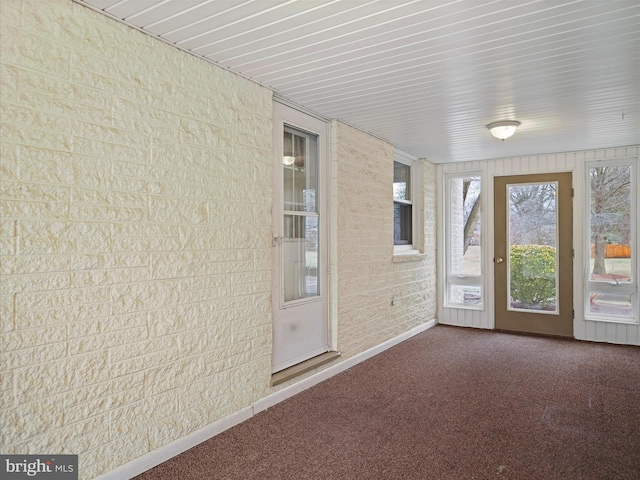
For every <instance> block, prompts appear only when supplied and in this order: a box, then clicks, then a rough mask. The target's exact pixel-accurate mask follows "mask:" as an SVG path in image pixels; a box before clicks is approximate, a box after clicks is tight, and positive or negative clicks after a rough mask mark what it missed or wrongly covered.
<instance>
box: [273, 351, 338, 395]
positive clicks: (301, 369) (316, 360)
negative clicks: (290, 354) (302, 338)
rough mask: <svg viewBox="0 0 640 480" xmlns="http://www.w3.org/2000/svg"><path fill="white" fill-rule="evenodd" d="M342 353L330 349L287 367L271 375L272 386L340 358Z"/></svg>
mask: <svg viewBox="0 0 640 480" xmlns="http://www.w3.org/2000/svg"><path fill="white" fill-rule="evenodd" d="M340 355H341V353H340V352H336V351H333V350H332V351H329V352H326V353H322V354H320V355H317V356H315V357H313V358H310V359H309V360H305V361H304V362H302V363H298V364H297V365H294V366H292V367H289V368H285V369H284V370H281V371H279V372H277V373H274V374H273V375H271V386H272V387H275V386H276V385H280V384H281V383H284V382H286V381H288V380H291V379H292V378H294V377H297V376H299V375H302V374H303V373H307V372H308V371H309V370H313V369H314V368H318V367H320V366H321V365H324V364H325V363H329V362H332V361H334V360H335V359H337V358H339V357H340Z"/></svg>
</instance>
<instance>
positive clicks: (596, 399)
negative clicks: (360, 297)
mask: <svg viewBox="0 0 640 480" xmlns="http://www.w3.org/2000/svg"><path fill="white" fill-rule="evenodd" d="M136 478H138V479H139V480H156V479H180V480H189V479H198V480H200V479H243V480H246V479H278V480H288V479H295V480H298V479H438V480H440V479H455V480H462V479H511V480H527V479H536V480H537V479H541V480H553V479H562V480H566V479H580V480H590V479H593V480H606V479H615V480H625V479H629V480H638V479H640V348H639V347H631V346H618V345H605V344H595V343H588V342H578V341H571V340H562V339H554V338H543V337H532V336H521V335H511V334H507V333H499V332H492V331H483V330H475V329H466V328H456V327H447V326H442V325H439V326H436V327H434V328H432V329H430V330H428V331H426V332H423V333H421V334H419V335H417V336H415V337H413V338H411V339H409V340H407V341H405V342H403V343H401V344H400V345H398V346H396V347H394V348H391V349H389V350H387V351H385V352H383V353H381V354H379V355H377V356H376V357H374V358H372V359H370V360H367V361H366V362H363V363H361V364H359V365H356V366H355V367H353V368H351V369H349V370H347V371H345V372H343V373H341V374H339V375H336V376H335V377H333V378H331V379H329V380H327V381H325V382H323V383H321V384H319V385H317V386H315V387H313V388H310V389H309V390H306V391H304V392H302V393H300V394H298V395H296V396H294V397H292V398H290V399H288V400H286V401H284V402H282V403H280V404H278V405H276V406H274V407H272V408H270V409H269V410H267V411H265V412H262V413H259V414H258V415H256V416H255V417H253V418H252V419H250V420H248V421H246V422H244V423H242V424H240V425H238V426H236V427H234V428H232V429H229V430H227V431H225V432H223V433H222V434H220V435H218V436H216V437H214V438H212V439H210V440H208V441H206V442H204V443H202V444H200V445H198V446H196V447H194V448H192V449H191V450H188V451H187V452H185V453H183V454H181V455H179V456H177V457H175V458H173V459H171V460H169V461H167V462H165V463H163V464H161V465H159V466H157V467H155V468H153V469H151V470H149V471H148V472H145V473H144V474H142V475H140V476H138V477H136Z"/></svg>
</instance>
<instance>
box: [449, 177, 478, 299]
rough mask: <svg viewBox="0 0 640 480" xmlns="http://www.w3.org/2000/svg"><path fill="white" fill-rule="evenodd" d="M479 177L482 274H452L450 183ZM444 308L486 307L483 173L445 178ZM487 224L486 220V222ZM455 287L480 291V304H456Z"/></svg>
mask: <svg viewBox="0 0 640 480" xmlns="http://www.w3.org/2000/svg"><path fill="white" fill-rule="evenodd" d="M468 177H477V178H478V179H479V181H480V195H481V197H480V232H481V233H480V239H481V240H480V274H478V275H460V274H458V273H452V253H453V252H452V248H451V247H452V245H453V241H452V230H453V228H452V226H451V220H452V215H451V208H452V201H451V188H450V184H451V183H450V182H451V180H452V179H454V178H460V179H464V178H468ZM443 181H444V189H443V190H444V212H443V213H444V240H445V248H444V270H445V271H444V292H443V293H444V307H446V308H457V309H466V310H484V309H485V305H486V288H485V245H484V244H485V243H486V239H485V238H484V237H485V234H484V231H483V230H484V229H483V220H484V218H483V216H484V215H485V214H484V213H483V212H485V211H486V208H485V202H486V197H487V195H486V193H484V192H485V191H486V185H485V175H484V173H483V172H482V171H477V170H474V171H469V172H450V173H445V175H444V178H443ZM484 223H485V224H486V220H485V222H484ZM454 286H467V287H473V288H479V289H480V302H479V303H477V304H466V303H464V302H456V301H454V300H453V299H452V295H451V288H452V287H454Z"/></svg>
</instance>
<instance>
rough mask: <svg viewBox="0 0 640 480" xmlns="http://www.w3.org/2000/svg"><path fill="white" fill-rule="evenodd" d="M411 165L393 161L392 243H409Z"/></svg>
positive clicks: (410, 227) (410, 240)
mask: <svg viewBox="0 0 640 480" xmlns="http://www.w3.org/2000/svg"><path fill="white" fill-rule="evenodd" d="M411 197H412V195H411V167H410V166H409V165H405V164H404V163H400V162H393V243H394V245H411V243H412V240H413V238H412V237H411V231H412V225H411V224H412V221H411V220H412V203H411Z"/></svg>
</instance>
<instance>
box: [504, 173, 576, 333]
mask: <svg viewBox="0 0 640 480" xmlns="http://www.w3.org/2000/svg"><path fill="white" fill-rule="evenodd" d="M552 181H557V182H558V193H557V196H558V202H557V205H558V207H557V208H558V218H557V224H558V248H557V249H558V252H559V253H558V255H559V256H558V292H559V293H558V313H557V314H550V313H537V312H522V311H514V310H509V309H508V308H507V264H508V262H504V261H503V262H500V263H499V262H498V261H497V259H500V258H503V259H506V258H507V238H506V234H507V225H506V221H507V199H506V186H507V185H508V184H515V183H538V182H540V183H542V182H552ZM493 199H494V221H493V235H494V256H493V264H494V286H495V291H494V328H495V329H496V330H508V331H517V332H524V333H534V334H542V335H554V336H562V337H573V318H574V306H573V303H574V301H573V295H574V291H573V252H574V248H573V174H572V172H554V173H543V174H524V175H509V176H495V177H494V178H493Z"/></svg>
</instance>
